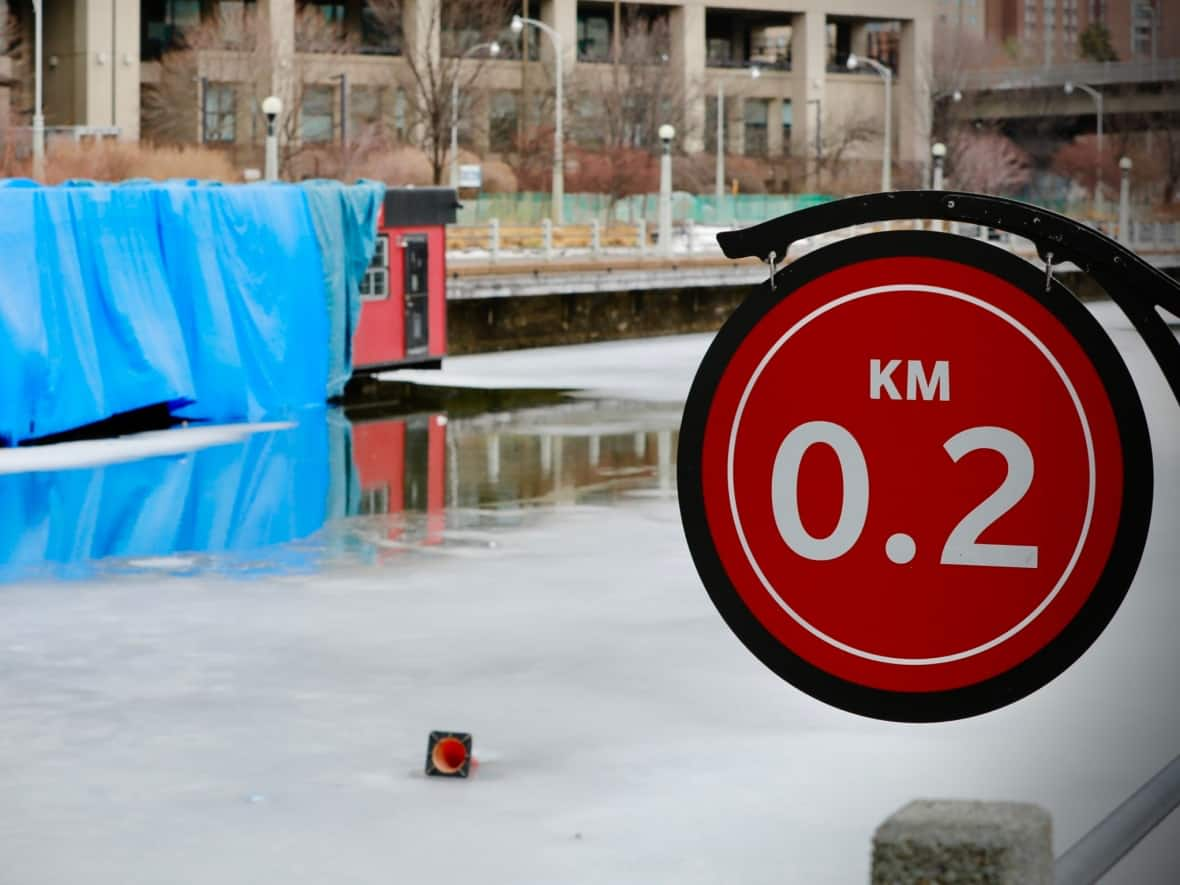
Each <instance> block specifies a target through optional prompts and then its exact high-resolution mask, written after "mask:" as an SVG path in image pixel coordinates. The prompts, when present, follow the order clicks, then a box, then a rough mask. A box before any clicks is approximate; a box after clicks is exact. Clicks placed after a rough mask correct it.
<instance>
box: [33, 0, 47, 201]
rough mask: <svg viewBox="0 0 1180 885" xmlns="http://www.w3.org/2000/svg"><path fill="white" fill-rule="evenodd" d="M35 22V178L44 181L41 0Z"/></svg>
mask: <svg viewBox="0 0 1180 885" xmlns="http://www.w3.org/2000/svg"><path fill="white" fill-rule="evenodd" d="M33 20H34V26H33V28H34V32H35V37H34V51H33V55H34V60H33V65H34V67H35V68H36V70H35V71H34V72H33V83H34V86H33V91H34V92H35V93H36V95H35V96H34V98H33V178H35V179H37V181H43V180H44V178H45V115H44V114H43V113H42V82H41V80H42V76H41V69H42V66H41V48H42V39H41V30H42V25H41V0H33Z"/></svg>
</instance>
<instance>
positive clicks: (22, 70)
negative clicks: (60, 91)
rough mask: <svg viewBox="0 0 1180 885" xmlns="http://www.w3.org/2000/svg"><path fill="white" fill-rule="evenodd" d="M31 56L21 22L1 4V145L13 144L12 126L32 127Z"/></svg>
mask: <svg viewBox="0 0 1180 885" xmlns="http://www.w3.org/2000/svg"><path fill="white" fill-rule="evenodd" d="M28 55H29V54H28V45H27V41H26V40H25V38H24V34H23V32H22V29H21V27H20V20H19V19H18V18H17V17H16V16H15V15H13V14H12V11H11V10H10V9H9V8H8V5H7V4H6V3H3V2H0V144H11V142H12V141H13V139H12V138H11V137H9V133H8V130H9V129H10V128H11V127H16V126H26V125H28V118H29V116H30V110H29V109H30V107H31V105H32V97H31V96H29V95H27V94H26V93H27V92H28V83H29V81H30V80H31V79H32V78H31V76H30V71H31V68H32V65H31V64H30V60H29V57H28ZM5 69H7V72H6V71H5Z"/></svg>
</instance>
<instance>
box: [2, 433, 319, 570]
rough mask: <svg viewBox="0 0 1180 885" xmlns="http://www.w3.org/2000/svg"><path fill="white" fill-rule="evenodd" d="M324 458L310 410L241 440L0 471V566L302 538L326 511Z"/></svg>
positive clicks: (254, 547) (224, 548)
mask: <svg viewBox="0 0 1180 885" xmlns="http://www.w3.org/2000/svg"><path fill="white" fill-rule="evenodd" d="M330 463H331V462H330V460H329V441H328V424H327V422H326V421H325V419H324V415H323V412H322V411H321V410H312V411H310V412H307V413H304V414H303V415H301V420H300V422H299V424H298V425H297V426H296V427H294V428H292V429H289V430H278V431H273V432H265V433H259V434H255V435H254V436H251V437H249V438H248V439H246V440H244V441H242V442H240V443H234V444H230V445H221V446H215V447H212V448H208V449H201V450H199V451H196V452H190V453H187V454H183V455H170V456H164V457H158V458H149V459H146V460H143V461H134V462H128V463H122V464H110V465H107V466H105V467H100V468H96V469H80V470H61V471H53V472H44V473H21V474H11V475H6V476H0V563H3V564H4V565H3V566H0V572H8V573H9V574H15V575H19V574H20V573H21V572H22V571H27V570H30V569H35V568H38V567H41V566H43V565H44V564H45V563H77V564H84V563H87V562H88V561H89V560H95V559H101V558H104V557H108V556H140V557H142V556H166V555H169V554H173V553H178V552H180V553H187V552H197V551H202V552H209V553H224V552H236V551H240V552H252V551H258V550H260V549H263V548H267V547H270V546H272V545H276V544H282V543H283V542H286V541H290V540H293V539H297V538H303V537H306V536H307V535H310V534H312V533H313V532H315V531H316V530H317V529H319V528H320V526H322V525H323V523H324V520H325V519H326V517H327V515H328V514H327V507H328V502H329V499H330V477H329V469H330ZM276 555H278V554H276ZM290 555H298V553H297V551H290ZM279 566H280V567H282V564H281V563H280V564H279Z"/></svg>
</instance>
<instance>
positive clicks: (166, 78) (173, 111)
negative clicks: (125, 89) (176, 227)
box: [142, 7, 355, 164]
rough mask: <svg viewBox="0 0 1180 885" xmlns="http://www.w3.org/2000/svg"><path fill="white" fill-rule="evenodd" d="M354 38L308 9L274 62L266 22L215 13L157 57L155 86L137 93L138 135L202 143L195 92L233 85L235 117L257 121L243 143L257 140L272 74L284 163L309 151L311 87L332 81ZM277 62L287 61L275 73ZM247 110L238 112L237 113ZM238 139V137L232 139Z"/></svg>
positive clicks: (248, 9)
mask: <svg viewBox="0 0 1180 885" xmlns="http://www.w3.org/2000/svg"><path fill="white" fill-rule="evenodd" d="M354 48H355V46H354V41H353V39H352V38H350V37H347V36H345V35H343V34H342V33H341V31H340V29H339V27H338V26H337V25H336V24H334V23H331V22H328V21H326V20H325V19H324V17H323V16H322V15H321V14H319V13H318V12H317V11H316V10H315V9H314V8H308V9H305V10H300V11H298V12H297V13H296V15H295V52H294V53H293V54H292V57H291V58H288V59H282V60H280V59H279V58H277V57H276V52H275V50H274V48H273V47H272V46H271V44H270V40H269V35H268V31H267V25H266V21H265V19H264V18H263V17H262V16H260V15H257V14H255V13H254V11H253V9H252V8H251V7H246V11H245V12H240V13H238V14H236V15H234V16H217V17H214V18H210V19H207V20H205V21H203V22H201V24H199V25H197V26H196V27H193V28H189V29H187V30H186V31H185V32H184V34H183V35H182V37H181V38H180V42H179V45H177V46H176V47H175V48H173V49H171V50H170V51H167V52H165V53H164V55H163V56H162V57H161V59H160V77H159V81H158V82H157V83H155V84H153V85H152V86H151V88H150V89H145V90H144V94H143V101H142V105H143V132H144V137H145V138H146V139H148V140H151V141H156V142H159V143H165V144H168V143H188V142H193V141H199V140H201V138H202V136H203V135H205V136H208V135H209V133H207V132H203V130H204V127H205V122H204V120H203V116H202V115H203V113H204V109H203V107H202V99H203V97H202V95H201V89H202V88H203V85H206V86H207V85H208V84H215V85H217V84H232V85H233V86H234V88H235V90H237V96H238V100H239V101H242V100H244V101H245V103H246V106H245V108H236V109H235V111H234V113H235V115H236V117H237V119H238V120H241V119H245V120H250V121H252V122H253V123H256V124H257V125H256V126H252V127H251V128H252V130H253V135H252V136H251V137H250V138H249V139H246V140H245V142H246V143H247V144H253V143H256V142H258V141H259V140H260V139H261V137H262V135H263V134H264V132H265V125H264V124H263V123H262V122H261V112H260V110H259V108H260V104H261V101H262V99H263V98H265V97H266V96H267V95H269V94H271V93H272V92H273V91H275V85H276V84H275V80H274V73H275V71H276V70H280V69H282V70H284V71H286V72H287V74H286V76H285V77H284V78H283V83H284V84H285V88H283V89H281V90H280V91H281V92H284V93H285V94H283V95H281V96H280V97H281V98H282V99H283V103H284V105H285V108H286V110H285V112H284V113H283V114H282V116H281V118H280V123H279V127H280V128H279V144H280V151H281V152H282V155H283V161H284V164H286V163H288V162H289V161H291V160H292V159H294V158H295V157H296V156H297V155H298V154H299V152H300V151H301V150H303V149H304V148H305V147H306V146H307V142H306V140H305V139H304V138H303V137H302V132H301V124H302V108H303V104H304V98H305V96H306V95H307V92H308V90H309V89H310V88H313V87H315V86H316V85H319V86H321V87H322V86H324V85H327V84H330V83H331V78H332V77H333V76H334V75H335V74H336V73H337V72H338V70H339V68H340V65H339V63H338V56H339V55H340V54H343V53H347V52H350V51H353V50H354ZM280 61H283V62H286V64H284V65H282V66H281V68H280ZM243 110H244V111H245V112H246V113H245V114H243V113H242V111H243ZM238 140H239V141H242V140H241V139H238Z"/></svg>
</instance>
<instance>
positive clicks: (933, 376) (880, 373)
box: [869, 360, 951, 402]
mask: <svg viewBox="0 0 1180 885" xmlns="http://www.w3.org/2000/svg"><path fill="white" fill-rule="evenodd" d="M881 362H882V361H881V360H869V399H881V393H882V392H884V393H885V396H886V397H887V398H888V399H897V400H899V399H902V398H903V397H902V395H901V391H899V390H898V389H897V385H896V384H895V383H894V380H893V373H894V372H896V371H897V370H898V368H900V367H901V360H889V362H887V363H885V364H884V365H883V366H882V365H881ZM905 363H906V373H905V397H904V398H905V399H908V400H916V399H919V398H921V399H924V400H927V401H929V400H932V399H935V397H937V398H938V399H939V400H941V401H942V402H948V401H949V400H950V398H951V364H950V361H948V360H935V361H934V365H933V366H932V367H931V369H930V372H929V374H927V372H926V370H925V369H924V368H923V367H922V361H921V360H906V361H905Z"/></svg>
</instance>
